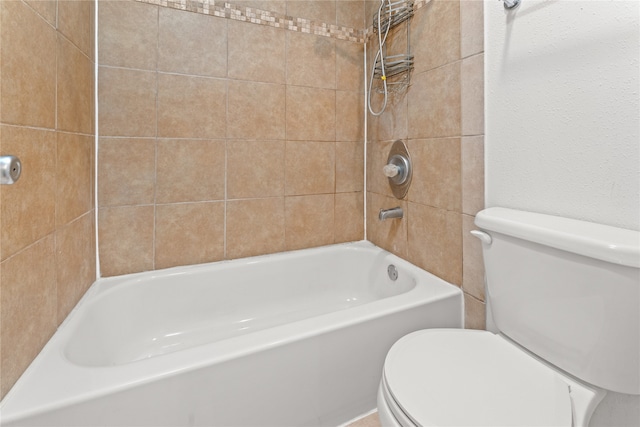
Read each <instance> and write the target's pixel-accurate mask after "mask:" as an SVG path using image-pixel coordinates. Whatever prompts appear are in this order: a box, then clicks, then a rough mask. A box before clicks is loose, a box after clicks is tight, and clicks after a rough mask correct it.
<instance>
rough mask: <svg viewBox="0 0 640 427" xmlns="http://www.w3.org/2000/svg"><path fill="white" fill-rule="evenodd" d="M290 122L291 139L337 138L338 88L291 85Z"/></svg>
mask: <svg viewBox="0 0 640 427" xmlns="http://www.w3.org/2000/svg"><path fill="white" fill-rule="evenodd" d="M286 126H287V139H288V140H298V141H300V140H303V141H304V140H306V141H335V138H336V131H335V129H336V93H335V91H334V90H329V89H316V88H308V87H298V86H287V121H286Z"/></svg>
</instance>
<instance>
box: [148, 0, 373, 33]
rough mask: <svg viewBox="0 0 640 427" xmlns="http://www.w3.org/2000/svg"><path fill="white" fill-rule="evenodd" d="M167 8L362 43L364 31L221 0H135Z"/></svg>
mask: <svg viewBox="0 0 640 427" xmlns="http://www.w3.org/2000/svg"><path fill="white" fill-rule="evenodd" d="M136 1H138V2H140V3H148V4H153V5H156V6H162V7H168V8H171V9H178V10H185V11H189V12H195V13H200V14H203V15H212V16H218V17H220V18H227V19H233V20H236V21H243V22H250V23H252V24H258V25H267V26H269V27H275V28H284V29H286V30H289V31H297V32H300V33H308V34H315V35H318V36H324V37H331V38H335V39H340V40H348V41H351V42H356V43H364V41H365V37H364V36H365V32H364V31H363V30H358V29H355V28H349V27H343V26H340V25H333V24H326V23H324V22H316V21H311V20H309V19H304V18H295V17H291V16H286V15H282V14H279V13H275V12H269V11H266V10H261V9H255V8H252V7H241V6H236V5H233V4H231V3H227V2H224V1H222V0H136Z"/></svg>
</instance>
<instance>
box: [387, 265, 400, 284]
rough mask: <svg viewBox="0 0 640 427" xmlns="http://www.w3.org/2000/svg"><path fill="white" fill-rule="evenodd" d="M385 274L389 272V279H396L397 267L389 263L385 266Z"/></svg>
mask: <svg viewBox="0 0 640 427" xmlns="http://www.w3.org/2000/svg"><path fill="white" fill-rule="evenodd" d="M387 274H389V279H391V280H396V279H398V269H397V268H396V266H395V265H393V264H389V267H387Z"/></svg>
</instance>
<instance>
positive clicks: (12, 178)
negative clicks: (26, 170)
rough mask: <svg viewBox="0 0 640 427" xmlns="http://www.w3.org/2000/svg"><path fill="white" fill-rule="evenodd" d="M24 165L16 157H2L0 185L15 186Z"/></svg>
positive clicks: (0, 160)
mask: <svg viewBox="0 0 640 427" xmlns="http://www.w3.org/2000/svg"><path fill="white" fill-rule="evenodd" d="M20 172H22V163H20V159H19V158H17V157H16V156H0V184H14V183H15V182H16V181H17V180H18V178H20Z"/></svg>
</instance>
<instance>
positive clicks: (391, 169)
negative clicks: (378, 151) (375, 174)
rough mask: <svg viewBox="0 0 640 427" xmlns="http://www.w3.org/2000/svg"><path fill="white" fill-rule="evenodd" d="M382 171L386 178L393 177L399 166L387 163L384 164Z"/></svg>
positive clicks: (398, 171) (397, 172)
mask: <svg viewBox="0 0 640 427" xmlns="http://www.w3.org/2000/svg"><path fill="white" fill-rule="evenodd" d="M382 173H384V176H386V177H387V178H393V177H394V176H396V175H398V174H399V173H400V167H399V166H398V165H394V164H393V163H389V164H388V165H384V167H383V168H382Z"/></svg>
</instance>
